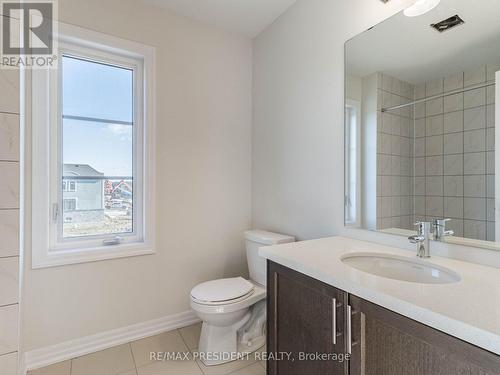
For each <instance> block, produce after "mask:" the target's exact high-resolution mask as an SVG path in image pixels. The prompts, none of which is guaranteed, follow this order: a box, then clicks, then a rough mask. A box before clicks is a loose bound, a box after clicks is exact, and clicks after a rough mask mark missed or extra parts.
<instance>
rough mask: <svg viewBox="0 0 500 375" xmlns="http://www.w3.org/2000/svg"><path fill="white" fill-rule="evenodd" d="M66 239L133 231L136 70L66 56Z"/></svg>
mask: <svg viewBox="0 0 500 375" xmlns="http://www.w3.org/2000/svg"><path fill="white" fill-rule="evenodd" d="M62 69H63V74H62V80H63V82H62V90H63V91H62V103H63V104H62V152H61V156H62V163H61V164H62V179H63V181H62V190H63V192H62V200H63V212H62V226H61V227H62V237H63V238H68V237H82V236H99V235H109V234H116V235H119V234H127V233H132V232H133V174H134V170H133V161H134V147H133V142H134V134H133V117H132V115H133V100H132V98H133V84H132V82H133V71H131V70H129V69H124V68H121V67H116V66H111V65H105V64H101V63H96V62H93V61H90V60H84V59H76V58H74V57H69V56H63V61H62Z"/></svg>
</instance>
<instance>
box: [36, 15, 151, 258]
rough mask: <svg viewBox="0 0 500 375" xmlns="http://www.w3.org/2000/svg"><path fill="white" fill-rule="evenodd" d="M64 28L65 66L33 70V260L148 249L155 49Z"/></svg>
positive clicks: (61, 60) (62, 51)
mask: <svg viewBox="0 0 500 375" xmlns="http://www.w3.org/2000/svg"><path fill="white" fill-rule="evenodd" d="M61 27H62V29H61V28H60V31H62V36H61V40H60V41H59V59H58V68H57V70H56V69H53V70H47V71H33V73H32V75H33V76H32V96H33V100H32V103H33V108H32V112H33V116H32V118H33V125H32V128H33V129H34V130H33V170H34V176H35V177H34V178H33V186H40V187H41V189H39V190H35V189H33V198H32V200H33V216H34V217H35V216H36V215H37V214H38V215H39V219H40V220H34V222H36V223H40V224H39V225H35V227H36V228H34V232H33V237H34V243H40V244H42V245H41V246H40V248H39V249H36V254H35V249H34V257H33V266H34V267H44V266H52V265H59V264H67V263H75V262H82V261H93V260H99V259H108V258H113V257H122V256H130V255H141V254H150V253H152V252H153V248H152V247H153V246H152V245H153V234H154V207H153V205H152V204H151V203H152V202H153V201H152V199H153V197H154V184H153V181H152V179H153V175H152V173H151V170H152V165H153V161H154V147H153V145H154V143H153V139H154V123H153V121H152V118H153V113H152V111H153V109H154V106H153V104H154V103H153V90H152V87H153V73H154V72H153V57H154V51H153V49H152V48H150V47H146V46H142V45H139V44H136V43H132V42H128V41H124V40H121V39H118V38H114V37H109V36H106V35H103V34H100V33H95V32H90V31H87V30H82V29H79V28H74V27H70V26H68V25H61ZM46 92H49V95H48V97H47V95H44V94H45V93H46ZM37 113H38V114H39V115H40V116H37ZM44 169H45V170H49V181H48V183H47V182H46V180H44V179H43V178H40V179H38V176H39V174H38V172H39V173H42V172H41V171H42V170H44ZM45 192H46V193H47V194H45ZM46 197H49V199H47V198H46ZM43 212H46V214H43Z"/></svg>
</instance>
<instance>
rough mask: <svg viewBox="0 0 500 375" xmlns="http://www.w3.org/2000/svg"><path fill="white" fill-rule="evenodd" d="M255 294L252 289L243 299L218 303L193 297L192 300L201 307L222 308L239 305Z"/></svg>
mask: <svg viewBox="0 0 500 375" xmlns="http://www.w3.org/2000/svg"><path fill="white" fill-rule="evenodd" d="M254 293H255V291H254V290H253V289H252V290H251V291H250V292H248V293H247V294H245V295H243V296H241V297H238V298H233V299H228V300H225V301H217V302H212V301H203V300H199V299H196V298H194V297H193V296H191V300H192V301H193V302H194V303H197V304H200V305H206V306H221V305H229V304H232V303H238V302H240V301H243V300H245V299H247V298H248V297H250V296H251V295H252V294H254Z"/></svg>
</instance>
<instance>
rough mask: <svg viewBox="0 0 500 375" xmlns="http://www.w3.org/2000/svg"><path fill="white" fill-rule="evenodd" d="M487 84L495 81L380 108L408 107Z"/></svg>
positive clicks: (386, 110)
mask: <svg viewBox="0 0 500 375" xmlns="http://www.w3.org/2000/svg"><path fill="white" fill-rule="evenodd" d="M489 86H495V82H488V83H483V84H479V85H474V86H470V87H467V88H465V89H459V90H453V91H449V92H446V93H444V94H439V95H434V96H430V97H428V98H424V99H419V100H415V101H413V102H410V103H406V104H400V105H396V106H394V107H388V108H382V112H389V111H392V110H395V109H401V108H406V107H409V106H411V105H415V104H419V103H425V102H427V101H429V100H434V99H439V98H445V97H447V96H451V95H455V94H460V93H464V92H468V91H472V90H477V89H481V88H483V87H489Z"/></svg>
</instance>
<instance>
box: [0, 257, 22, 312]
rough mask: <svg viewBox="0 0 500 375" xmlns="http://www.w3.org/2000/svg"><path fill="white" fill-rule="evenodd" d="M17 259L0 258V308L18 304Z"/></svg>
mask: <svg viewBox="0 0 500 375" xmlns="http://www.w3.org/2000/svg"><path fill="white" fill-rule="evenodd" d="M18 280H19V258H18V257H14V258H0V306H5V305H12V304H14V303H17V302H18V290H19V286H18Z"/></svg>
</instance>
